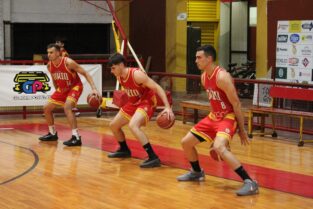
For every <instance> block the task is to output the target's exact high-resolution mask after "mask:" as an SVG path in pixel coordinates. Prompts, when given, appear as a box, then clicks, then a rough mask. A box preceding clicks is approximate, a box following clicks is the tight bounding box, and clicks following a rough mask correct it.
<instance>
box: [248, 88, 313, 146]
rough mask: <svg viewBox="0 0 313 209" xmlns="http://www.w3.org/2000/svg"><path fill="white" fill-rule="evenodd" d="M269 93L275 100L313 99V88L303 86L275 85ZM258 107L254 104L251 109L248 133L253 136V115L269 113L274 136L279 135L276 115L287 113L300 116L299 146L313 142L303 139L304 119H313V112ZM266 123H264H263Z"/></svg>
mask: <svg viewBox="0 0 313 209" xmlns="http://www.w3.org/2000/svg"><path fill="white" fill-rule="evenodd" d="M269 95H270V96H271V97H272V98H273V101H274V102H275V100H277V99H289V100H302V101H313V90H312V89H303V88H290V87H281V86H273V87H271V88H270V91H269ZM273 106H274V105H272V107H258V106H253V107H252V108H250V111H249V120H248V135H249V137H250V138H252V136H253V133H252V130H253V117H254V116H255V114H264V115H266V114H268V115H271V116H272V127H273V132H272V136H273V137H277V133H276V130H275V116H276V115H287V116H289V117H295V118H299V120H300V127H299V135H300V137H299V142H298V146H303V145H304V142H313V140H303V120H304V119H311V120H312V119H313V112H305V111H298V110H292V109H282V108H280V107H273ZM263 125H264V124H263ZM261 134H263V135H264V134H265V133H261Z"/></svg>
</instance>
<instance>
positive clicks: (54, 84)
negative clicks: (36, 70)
mask: <svg viewBox="0 0 313 209" xmlns="http://www.w3.org/2000/svg"><path fill="white" fill-rule="evenodd" d="M47 68H48V71H49V73H50V75H51V80H52V83H53V86H54V88H55V90H56V91H57V90H58V86H57V84H56V83H55V81H54V79H53V78H52V74H51V72H50V64H49V63H48V64H47Z"/></svg>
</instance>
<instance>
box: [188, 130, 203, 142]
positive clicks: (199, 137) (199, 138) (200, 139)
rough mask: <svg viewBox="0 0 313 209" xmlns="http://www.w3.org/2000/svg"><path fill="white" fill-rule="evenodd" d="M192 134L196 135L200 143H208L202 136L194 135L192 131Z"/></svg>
mask: <svg viewBox="0 0 313 209" xmlns="http://www.w3.org/2000/svg"><path fill="white" fill-rule="evenodd" d="M190 133H192V135H194V136H195V137H196V138H197V139H198V140H199V141H200V142H205V141H206V140H205V139H204V138H202V137H201V136H199V135H197V134H195V133H193V132H192V131H190Z"/></svg>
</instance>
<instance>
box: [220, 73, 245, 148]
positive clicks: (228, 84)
mask: <svg viewBox="0 0 313 209" xmlns="http://www.w3.org/2000/svg"><path fill="white" fill-rule="evenodd" d="M217 86H218V87H219V88H220V89H221V90H223V91H224V92H225V94H226V96H227V98H228V100H229V102H230V103H231V104H232V106H233V109H234V113H235V116H236V119H237V123H238V127H239V136H240V139H241V143H242V144H244V145H246V144H248V143H249V142H248V138H247V133H246V131H245V127H244V117H243V114H242V111H241V103H240V100H239V98H238V95H237V91H236V88H235V86H234V83H233V79H232V77H231V76H230V75H229V73H228V72H225V71H220V72H219V74H218V77H217Z"/></svg>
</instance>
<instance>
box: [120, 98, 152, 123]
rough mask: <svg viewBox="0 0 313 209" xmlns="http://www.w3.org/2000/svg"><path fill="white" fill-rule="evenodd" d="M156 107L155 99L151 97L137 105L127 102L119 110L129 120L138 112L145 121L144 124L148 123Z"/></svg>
mask: <svg viewBox="0 0 313 209" xmlns="http://www.w3.org/2000/svg"><path fill="white" fill-rule="evenodd" d="M155 107H156V98H155V96H153V98H152V99H149V100H142V101H140V102H138V103H135V104H134V103H131V102H127V103H126V104H125V105H124V106H123V107H122V108H121V110H120V112H121V113H122V115H123V116H124V117H125V118H126V119H127V120H130V119H131V117H132V116H133V115H134V114H135V112H137V111H138V112H140V113H141V114H142V115H143V116H144V117H145V120H146V124H147V123H148V122H149V120H150V119H151V117H152V116H153V113H154V111H155Z"/></svg>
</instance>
